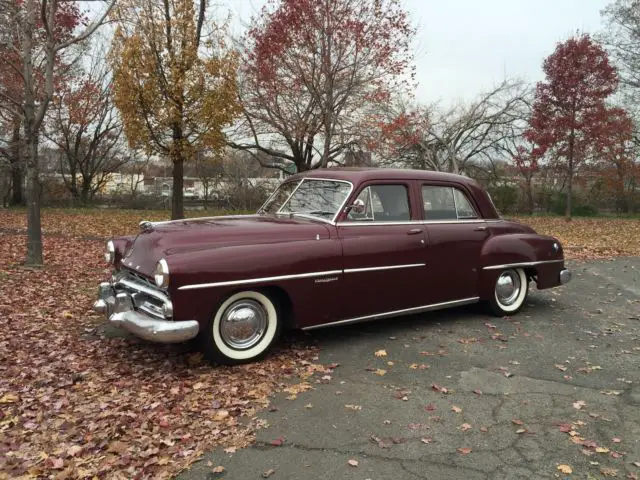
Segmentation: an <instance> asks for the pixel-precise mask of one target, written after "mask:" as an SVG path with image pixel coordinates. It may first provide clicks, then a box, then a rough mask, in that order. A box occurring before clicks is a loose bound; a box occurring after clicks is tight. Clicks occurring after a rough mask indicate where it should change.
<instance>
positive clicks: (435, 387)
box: [431, 383, 449, 394]
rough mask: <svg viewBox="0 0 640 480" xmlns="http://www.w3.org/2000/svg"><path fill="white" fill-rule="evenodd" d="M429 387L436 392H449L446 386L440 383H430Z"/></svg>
mask: <svg viewBox="0 0 640 480" xmlns="http://www.w3.org/2000/svg"><path fill="white" fill-rule="evenodd" d="M431 388H432V389H433V390H435V391H436V392H440V393H444V394H447V393H449V389H448V388H446V387H441V386H440V385H438V384H437V383H433V384H431Z"/></svg>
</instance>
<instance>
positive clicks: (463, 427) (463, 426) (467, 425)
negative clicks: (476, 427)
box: [460, 423, 473, 432]
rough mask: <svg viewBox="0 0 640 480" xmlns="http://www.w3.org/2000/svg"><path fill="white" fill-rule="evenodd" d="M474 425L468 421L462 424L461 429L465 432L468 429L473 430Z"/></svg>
mask: <svg viewBox="0 0 640 480" xmlns="http://www.w3.org/2000/svg"><path fill="white" fill-rule="evenodd" d="M472 428H473V427H472V426H471V425H470V424H468V423H463V424H462V425H460V430H462V431H463V432H466V431H467V430H471V429H472Z"/></svg>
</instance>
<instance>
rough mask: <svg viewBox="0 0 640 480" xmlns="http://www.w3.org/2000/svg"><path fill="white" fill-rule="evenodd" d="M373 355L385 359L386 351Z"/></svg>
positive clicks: (379, 351)
mask: <svg viewBox="0 0 640 480" xmlns="http://www.w3.org/2000/svg"><path fill="white" fill-rule="evenodd" d="M374 355H375V356H376V357H386V356H387V351H386V350H378V351H377V352H376V353H375V354H374ZM354 461H355V460H354Z"/></svg>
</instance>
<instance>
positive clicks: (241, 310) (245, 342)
mask: <svg viewBox="0 0 640 480" xmlns="http://www.w3.org/2000/svg"><path fill="white" fill-rule="evenodd" d="M280 324H281V322H280V318H279V314H278V308H277V305H276V304H274V302H273V301H272V300H271V299H270V298H269V297H268V296H267V295H265V294H263V293H261V292H257V291H252V290H248V291H243V292H238V293H235V294H233V295H231V296H230V297H229V298H227V299H226V300H225V301H224V302H222V304H221V305H220V306H219V307H218V309H217V310H216V312H215V314H214V316H213V318H212V319H211V321H210V322H209V326H208V328H207V329H206V330H204V331H203V332H202V337H201V341H202V342H201V343H202V349H203V352H204V354H205V356H206V357H207V359H208V360H209V361H212V362H215V363H222V364H225V365H236V364H239V363H248V362H252V361H255V360H258V359H259V358H261V357H262V356H264V355H265V354H266V353H267V351H268V350H269V348H270V347H271V345H273V343H274V342H275V341H276V340H277V338H278V336H279V333H280V327H281V325H280Z"/></svg>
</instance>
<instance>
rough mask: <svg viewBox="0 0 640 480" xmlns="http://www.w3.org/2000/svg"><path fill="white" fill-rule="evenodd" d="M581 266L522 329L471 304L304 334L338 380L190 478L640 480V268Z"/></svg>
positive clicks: (533, 306) (518, 319)
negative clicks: (250, 441) (217, 468)
mask: <svg viewBox="0 0 640 480" xmlns="http://www.w3.org/2000/svg"><path fill="white" fill-rule="evenodd" d="M570 267H571V268H572V270H573V274H574V275H573V280H572V282H571V283H570V284H568V285H566V286H564V287H561V288H557V289H552V290H544V291H538V290H536V289H535V286H534V285H532V287H531V293H530V296H529V300H528V302H527V304H526V306H525V308H524V309H523V310H522V311H521V312H520V313H519V314H518V315H516V316H514V317H511V318H509V317H505V318H496V317H491V316H489V315H487V314H486V313H484V312H483V311H482V310H481V309H479V308H478V307H477V306H473V307H466V308H460V309H455V310H449V311H440V312H432V313H429V314H421V315H414V316H410V317H400V318H393V319H387V320H380V321H377V322H372V323H368V324H360V325H354V326H349V327H338V328H331V329H324V330H316V331H313V332H309V333H308V334H305V335H306V337H307V339H308V341H309V342H316V343H317V344H318V345H319V347H320V356H319V358H318V362H319V363H323V364H326V365H331V364H333V365H332V366H333V367H334V368H333V370H332V373H331V374H330V375H317V376H316V377H313V378H312V379H311V380H310V383H311V386H312V387H313V388H312V389H311V390H309V391H306V392H301V393H298V394H297V395H295V398H294V395H292V394H291V393H290V392H289V393H287V392H284V393H282V394H278V395H277V396H276V397H274V398H273V401H272V404H271V408H270V409H269V410H268V411H263V412H260V413H259V415H258V417H259V419H260V420H261V422H260V423H262V424H264V425H265V427H264V428H261V429H259V430H258V432H257V439H256V443H255V444H254V445H253V446H251V447H249V448H245V449H241V450H237V451H236V452H235V453H227V452H225V451H224V450H223V449H218V450H215V451H212V452H208V453H207V454H206V455H205V456H204V457H203V459H202V461H201V462H198V463H197V464H195V465H194V466H193V467H192V468H191V470H189V471H187V472H184V473H183V474H182V475H181V476H180V477H179V478H180V479H182V480H193V479H214V478H225V479H242V480H244V479H247V480H248V479H260V478H271V479H273V480H281V479H301V480H312V479H323V480H326V479H360V480H364V479H371V480H374V479H375V480H378V479H389V480H391V479H394V480H395V479H407V480H414V479H415V480H417V479H429V480H440V479H442V480H444V479H446V480H451V479H464V480H476V479H487V480H489V479H490V480H500V479H520V478H536V479H537V478H540V479H545V478H581V479H591V478H609V477H617V478H630V479H633V478H639V477H640V258H638V257H634V258H618V259H616V260H613V261H595V262H580V263H577V262H574V263H570ZM376 353H377V355H376ZM385 354H386V355H385ZM336 364H337V365H336ZM215 466H222V467H224V471H223V472H220V473H214V472H213V469H212V467H215Z"/></svg>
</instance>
